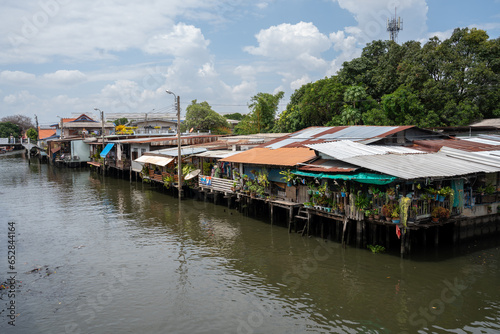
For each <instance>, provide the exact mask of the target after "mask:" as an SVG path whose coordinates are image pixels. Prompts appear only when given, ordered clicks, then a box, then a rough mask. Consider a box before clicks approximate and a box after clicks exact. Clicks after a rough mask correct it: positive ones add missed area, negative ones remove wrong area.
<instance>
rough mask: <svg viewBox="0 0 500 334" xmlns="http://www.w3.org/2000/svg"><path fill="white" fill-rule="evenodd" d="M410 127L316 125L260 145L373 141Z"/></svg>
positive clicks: (277, 145) (294, 145)
mask: <svg viewBox="0 0 500 334" xmlns="http://www.w3.org/2000/svg"><path fill="white" fill-rule="evenodd" d="M410 128H414V126H369V125H353V126H324V127H316V126H315V127H309V128H306V129H302V130H300V131H297V132H294V133H291V134H288V135H285V136H283V137H281V138H277V139H275V140H272V141H270V142H269V143H266V144H263V145H261V146H260V147H267V148H270V149H278V148H282V147H304V146H305V145H310V144H320V143H325V142H329V141H336V140H351V141H361V142H373V141H376V140H379V139H382V138H385V137H388V136H391V135H393V134H396V133H398V132H401V131H404V130H407V129H410Z"/></svg>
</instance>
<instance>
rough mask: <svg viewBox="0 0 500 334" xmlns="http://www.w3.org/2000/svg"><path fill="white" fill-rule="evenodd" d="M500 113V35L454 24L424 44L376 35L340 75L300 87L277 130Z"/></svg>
mask: <svg viewBox="0 0 500 334" xmlns="http://www.w3.org/2000/svg"><path fill="white" fill-rule="evenodd" d="M494 117H500V39H499V38H497V39H489V37H488V34H487V33H486V32H485V31H484V30H479V29H475V28H473V29H468V28H464V29H455V30H454V32H453V34H452V35H451V37H450V38H448V39H446V40H444V41H441V40H439V38H437V37H433V38H431V39H429V40H428V41H427V43H425V44H424V45H421V43H420V42H417V41H408V42H406V43H404V44H402V45H398V44H396V43H395V42H392V41H373V42H371V43H369V44H368V45H367V46H366V47H365V48H364V49H363V52H362V54H361V56H360V57H359V58H355V59H353V60H351V61H348V62H345V63H344V64H343V66H342V68H341V69H340V71H339V72H338V75H336V76H332V77H329V78H324V79H321V80H318V81H316V82H313V83H308V84H305V85H303V86H302V87H300V88H299V89H297V90H296V91H295V92H294V94H292V96H291V98H290V103H289V104H288V105H287V108H286V110H285V111H283V112H282V113H281V115H280V118H279V120H278V121H277V122H276V125H275V127H274V131H275V132H291V131H297V130H300V129H302V128H305V127H308V126H323V125H348V124H365V125H417V126H420V127H437V126H463V125H469V124H470V123H473V122H475V121H479V120H481V119H483V118H494Z"/></svg>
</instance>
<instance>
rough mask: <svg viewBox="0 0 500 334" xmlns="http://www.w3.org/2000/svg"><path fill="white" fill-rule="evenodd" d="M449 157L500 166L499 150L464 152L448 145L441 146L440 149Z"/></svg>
mask: <svg viewBox="0 0 500 334" xmlns="http://www.w3.org/2000/svg"><path fill="white" fill-rule="evenodd" d="M440 152H441V153H443V154H446V155H447V156H449V157H453V158H456V159H460V160H465V161H472V162H476V163H481V164H484V165H488V166H492V167H499V166H500V150H498V151H482V152H465V151H461V150H457V149H453V148H449V147H443V148H442V149H441V151H440Z"/></svg>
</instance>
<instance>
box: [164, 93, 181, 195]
mask: <svg viewBox="0 0 500 334" xmlns="http://www.w3.org/2000/svg"><path fill="white" fill-rule="evenodd" d="M166 92H167V93H168V94H172V95H173V96H174V101H175V102H176V103H177V178H178V182H177V186H178V187H179V201H180V199H181V197H182V156H181V98H180V96H177V95H175V94H174V93H173V92H171V91H169V90H167V91H166Z"/></svg>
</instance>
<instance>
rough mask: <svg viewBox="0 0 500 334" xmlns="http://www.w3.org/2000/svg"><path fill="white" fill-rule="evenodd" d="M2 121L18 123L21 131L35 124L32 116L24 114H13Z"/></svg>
mask: <svg viewBox="0 0 500 334" xmlns="http://www.w3.org/2000/svg"><path fill="white" fill-rule="evenodd" d="M0 121H1V122H9V123H12V124H16V125H17V126H19V128H20V129H21V132H23V131H26V130H28V129H29V128H34V127H35V124H33V121H32V120H31V118H30V117H28V116H24V115H13V116H6V117H3V118H2V119H1V120H0Z"/></svg>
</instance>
